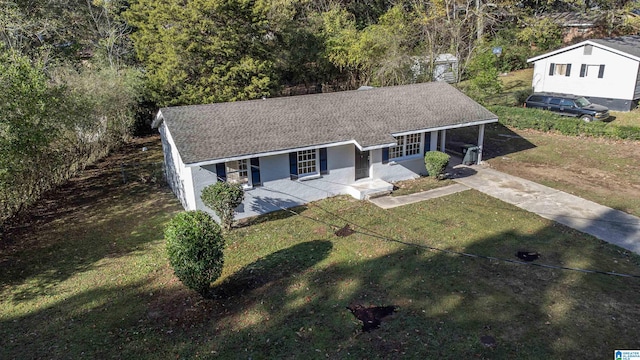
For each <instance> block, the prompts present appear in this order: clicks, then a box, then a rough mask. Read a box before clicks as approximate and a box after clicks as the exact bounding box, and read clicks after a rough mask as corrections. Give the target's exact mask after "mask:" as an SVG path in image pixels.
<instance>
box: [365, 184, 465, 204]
mask: <svg viewBox="0 0 640 360" xmlns="http://www.w3.org/2000/svg"><path fill="white" fill-rule="evenodd" d="M465 190H469V187H467V186H465V185H463V184H453V185H448V186H444V187H441V188H437V189H433V190H428V191H423V192H419V193H415V194H410V195H402V196H383V197H378V198H374V199H369V201H370V202H372V203H374V204H376V205H377V206H379V207H381V208H383V209H391V208H394V207H398V206H402V205H408V204H413V203H417V202H420V201H424V200H429V199H435V198H438V197H441V196H447V195H451V194H455V193H457V192H461V191H465Z"/></svg>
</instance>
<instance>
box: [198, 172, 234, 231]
mask: <svg viewBox="0 0 640 360" xmlns="http://www.w3.org/2000/svg"><path fill="white" fill-rule="evenodd" d="M200 198H201V199H202V202H203V203H204V204H205V205H206V206H207V207H209V208H210V209H212V210H213V211H214V212H215V213H216V215H218V217H219V218H220V222H221V223H222V226H224V228H225V230H230V229H231V225H232V224H233V212H234V211H235V208H237V207H238V205H240V204H241V203H242V200H244V190H242V185H240V184H232V183H229V182H226V181H218V182H216V183H215V184H213V185H209V186H207V187H206V188H204V189H203V190H202V194H201V195H200Z"/></svg>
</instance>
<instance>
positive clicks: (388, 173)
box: [371, 149, 427, 182]
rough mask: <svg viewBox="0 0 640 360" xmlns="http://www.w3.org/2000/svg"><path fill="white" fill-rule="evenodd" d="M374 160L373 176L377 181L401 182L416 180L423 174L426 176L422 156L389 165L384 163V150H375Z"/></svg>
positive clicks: (392, 162)
mask: <svg viewBox="0 0 640 360" xmlns="http://www.w3.org/2000/svg"><path fill="white" fill-rule="evenodd" d="M371 155H372V156H371V158H372V160H373V169H372V173H371V175H372V176H373V177H375V178H376V179H382V180H384V181H387V182H396V181H401V180H408V179H415V178H417V177H419V176H420V175H421V174H422V175H426V172H427V171H426V169H425V166H424V158H423V157H422V155H417V156H416V157H413V158H410V159H406V160H402V161H393V160H391V161H389V163H387V164H383V163H382V149H378V150H373V151H372V154H371Z"/></svg>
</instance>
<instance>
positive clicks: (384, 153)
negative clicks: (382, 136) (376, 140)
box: [382, 148, 389, 164]
mask: <svg viewBox="0 0 640 360" xmlns="http://www.w3.org/2000/svg"><path fill="white" fill-rule="evenodd" d="M382 163H383V164H387V163H389V148H384V149H382Z"/></svg>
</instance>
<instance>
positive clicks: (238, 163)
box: [225, 159, 249, 185]
mask: <svg viewBox="0 0 640 360" xmlns="http://www.w3.org/2000/svg"><path fill="white" fill-rule="evenodd" d="M225 165H226V170H227V181H228V182H230V183H234V184H242V185H248V184H249V164H248V160H247V159H243V160H235V161H229V162H227V163H226V164H225Z"/></svg>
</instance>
